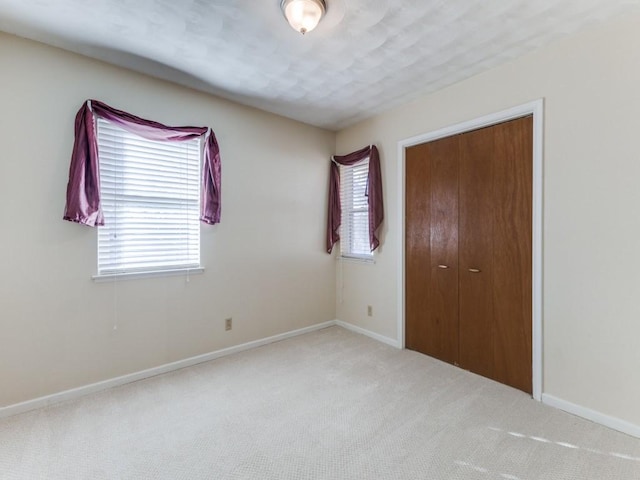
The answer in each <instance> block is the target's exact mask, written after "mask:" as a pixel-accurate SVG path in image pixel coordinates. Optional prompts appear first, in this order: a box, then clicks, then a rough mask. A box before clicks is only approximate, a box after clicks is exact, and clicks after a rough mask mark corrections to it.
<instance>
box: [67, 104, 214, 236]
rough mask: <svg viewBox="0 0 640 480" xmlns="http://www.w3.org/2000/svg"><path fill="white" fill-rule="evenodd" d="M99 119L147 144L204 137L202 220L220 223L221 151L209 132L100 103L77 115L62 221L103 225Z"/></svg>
mask: <svg viewBox="0 0 640 480" xmlns="http://www.w3.org/2000/svg"><path fill="white" fill-rule="evenodd" d="M96 116H98V117H101V118H104V119H106V120H109V121H110V122H113V123H115V124H117V125H118V126H119V127H121V128H123V129H124V130H127V131H129V132H131V133H135V134H136V135H139V136H141V137H143V138H146V139H148V140H157V141H169V142H180V141H185V140H191V139H194V138H197V137H200V136H202V135H204V136H205V147H204V158H203V165H202V178H201V186H200V190H201V192H200V195H201V201H200V220H201V221H202V222H205V223H209V224H216V223H219V222H220V210H221V208H220V207H221V202H220V200H221V197H220V180H221V168H220V149H219V148H218V142H217V141H216V137H215V135H214V133H213V131H212V130H211V129H210V128H207V127H168V126H166V125H163V124H161V123H158V122H154V121H151V120H145V119H143V118H140V117H136V116H134V115H131V114H130V113H127V112H123V111H121V110H116V109H115V108H112V107H110V106H109V105H106V104H104V103H102V102H99V101H97V100H87V101H86V102H85V103H84V105H83V106H82V107H81V108H80V110H78V113H77V114H76V121H75V142H74V144H73V152H72V154H71V165H70V166H69V183H68V184H67V204H66V206H65V210H64V217H63V218H64V219H65V220H69V221H71V222H77V223H82V224H84V225H89V226H91V227H95V226H96V225H104V217H103V215H102V208H101V205H100V167H99V166H100V163H99V161H98V142H97V136H96V119H95V117H96Z"/></svg>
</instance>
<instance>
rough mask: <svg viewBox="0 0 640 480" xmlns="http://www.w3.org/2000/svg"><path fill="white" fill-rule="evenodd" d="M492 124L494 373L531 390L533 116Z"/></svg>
mask: <svg viewBox="0 0 640 480" xmlns="http://www.w3.org/2000/svg"><path fill="white" fill-rule="evenodd" d="M494 129H495V156H494V167H493V168H494V176H493V181H494V192H495V200H496V201H495V208H494V210H493V216H494V218H493V223H494V235H493V239H494V240H493V242H494V252H495V258H494V262H493V265H494V274H495V276H494V293H493V303H494V311H495V326H494V335H495V343H494V364H495V374H494V378H495V380H497V381H499V382H502V383H504V384H507V385H511V386H512V387H515V388H518V389H520V390H523V391H525V392H528V393H531V392H532V378H531V375H532V374H531V345H532V338H531V336H532V335H531V330H532V299H531V290H532V283H531V282H532V280H531V278H532V265H531V264H532V261H531V258H532V246H531V241H532V240H531V238H532V200H531V198H532V184H533V168H532V166H533V158H532V155H533V154H532V152H533V138H532V137H533V135H532V132H533V119H532V117H525V118H521V119H517V120H513V121H511V122H507V123H503V124H500V125H497V126H495V127H494Z"/></svg>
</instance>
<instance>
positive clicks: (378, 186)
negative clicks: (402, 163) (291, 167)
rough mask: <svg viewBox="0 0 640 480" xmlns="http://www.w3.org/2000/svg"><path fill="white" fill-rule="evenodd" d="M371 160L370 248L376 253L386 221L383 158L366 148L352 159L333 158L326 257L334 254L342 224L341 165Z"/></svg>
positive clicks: (368, 180)
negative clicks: (379, 232)
mask: <svg viewBox="0 0 640 480" xmlns="http://www.w3.org/2000/svg"><path fill="white" fill-rule="evenodd" d="M367 157H369V176H368V178H367V202H368V204H369V246H370V247H371V251H372V252H373V251H374V250H375V249H376V248H378V245H380V241H379V240H378V237H377V236H376V232H377V230H378V228H379V227H380V225H382V220H383V219H384V209H383V205H382V175H381V174H380V155H379V154H378V149H377V148H376V146H375V145H371V146H369V147H365V148H363V149H361V150H358V151H357V152H353V153H350V154H349V155H342V156H337V155H336V156H334V157H333V160H332V162H331V172H330V174H329V213H328V216H327V253H331V251H332V250H333V246H334V245H335V243H336V242H337V241H338V240H340V235H339V233H338V232H339V230H340V223H341V222H342V207H341V205H340V169H339V168H338V164H340V165H347V166H351V165H355V164H356V163H358V162H361V161H362V160H364V159H365V158H367Z"/></svg>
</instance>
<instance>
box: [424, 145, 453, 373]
mask: <svg viewBox="0 0 640 480" xmlns="http://www.w3.org/2000/svg"><path fill="white" fill-rule="evenodd" d="M427 155H428V158H429V159H430V162H431V178H430V180H431V294H430V298H431V303H430V305H429V312H430V320H429V325H430V326H431V332H432V335H431V338H430V341H429V343H430V345H429V348H430V350H431V352H432V354H431V355H432V356H434V357H436V358H439V359H440V360H443V361H445V362H449V363H453V364H457V363H458V355H459V353H458V347H459V341H458V334H459V327H458V196H459V192H458V164H459V162H458V157H459V142H458V138H457V136H455V137H449V138H444V139H441V140H437V141H435V142H432V143H429V144H428V150H427ZM431 342H432V343H431Z"/></svg>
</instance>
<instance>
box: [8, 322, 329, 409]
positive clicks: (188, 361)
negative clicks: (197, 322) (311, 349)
mask: <svg viewBox="0 0 640 480" xmlns="http://www.w3.org/2000/svg"><path fill="white" fill-rule="evenodd" d="M334 325H336V321H335V320H330V321H328V322H324V323H318V324H316V325H312V326H310V327H305V328H300V329H298V330H292V331H290V332H285V333H281V334H279V335H274V336H272V337H267V338H262V339H260V340H254V341H252V342H247V343H243V344H242V345H236V346H233V347H229V348H223V349H221V350H216V351H215V352H210V353H205V354H203V355H198V356H196V357H190V358H185V359H184V360H179V361H177V362H172V363H167V364H165V365H160V366H159V367H154V368H149V369H147V370H142V371H140V372H135V373H130V374H128V375H123V376H121V377H116V378H111V379H109V380H104V381H102V382H96V383H92V384H89V385H84V386H82V387H78V388H73V389H71V390H65V391H63V392H58V393H54V394H52V395H47V396H45V397H39V398H34V399H33V400H27V401H25V402H21V403H16V404H14V405H8V406H6V407H0V418H3V417H9V416H11V415H18V414H20V413H25V412H28V411H31V410H35V409H37V408H42V407H48V406H50V405H55V404H57V403H61V402H65V401H67V400H72V399H76V398H80V397H83V396H85V395H89V394H92V393H96V392H100V391H102V390H107V389H108V388H113V387H118V386H120V385H124V384H126V383H132V382H137V381H138V380H144V379H145V378H149V377H155V376H156V375H162V374H163V373H169V372H173V371H174V370H180V369H181V368H185V367H191V366H193V365H197V364H199V363H204V362H208V361H210V360H215V359H216V358H220V357H224V356H227V355H231V354H233V353H238V352H243V351H245V350H250V349H252V348H256V347H261V346H263V345H268V344H269V343H274V342H279V341H280V340H285V339H287V338H291V337H296V336H298V335H304V334H305V333H310V332H314V331H316V330H321V329H323V328H327V327H331V326H334Z"/></svg>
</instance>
